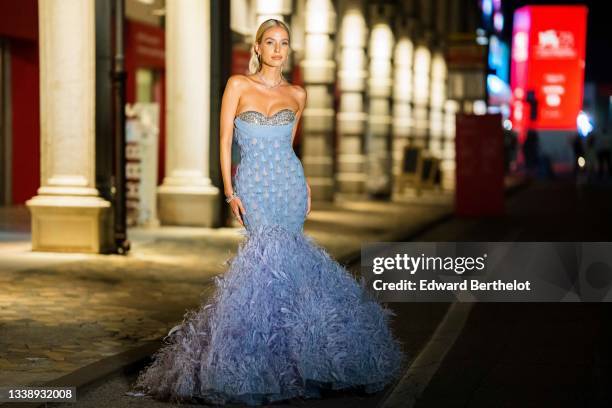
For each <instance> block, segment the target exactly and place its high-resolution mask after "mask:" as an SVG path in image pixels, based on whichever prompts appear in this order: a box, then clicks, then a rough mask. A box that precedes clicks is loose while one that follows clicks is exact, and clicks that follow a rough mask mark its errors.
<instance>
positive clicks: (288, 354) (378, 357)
mask: <svg viewBox="0 0 612 408" xmlns="http://www.w3.org/2000/svg"><path fill="white" fill-rule="evenodd" d="M295 119H296V118H295V114H294V112H293V111H291V110H290V109H283V110H281V111H279V112H277V113H275V114H274V115H272V116H270V117H266V116H265V115H263V114H262V113H259V112H255V111H246V112H242V113H241V114H240V115H238V116H237V117H236V118H235V119H234V137H235V138H237V142H238V144H239V146H240V157H241V160H240V164H239V166H238V169H237V172H236V175H235V181H234V186H235V190H236V193H237V194H238V196H239V197H240V199H241V200H242V203H243V205H244V208H245V214H244V215H243V217H244V218H243V219H244V223H245V229H244V230H241V231H242V232H243V234H244V235H246V239H244V240H243V241H242V243H241V244H240V245H239V248H238V251H237V253H236V255H235V256H234V257H232V258H230V259H228V261H227V264H228V269H227V271H226V273H225V274H224V275H223V276H219V277H217V278H215V284H216V290H215V294H214V295H213V297H212V298H211V299H210V300H208V301H207V302H206V303H205V304H203V305H202V306H201V307H200V308H199V310H196V311H191V312H188V313H187V314H186V315H185V318H184V320H183V322H182V324H180V325H178V326H176V327H175V328H173V329H172V330H171V331H170V334H169V335H168V336H167V338H166V339H167V340H166V344H165V345H164V346H163V347H162V348H161V349H160V350H159V351H158V352H157V353H156V354H155V355H154V356H153V363H152V364H151V365H150V366H148V367H147V368H146V369H145V370H143V372H141V373H140V375H139V377H138V379H137V381H136V388H137V389H140V390H142V392H143V393H144V394H148V395H151V396H153V397H156V398H160V399H171V400H179V401H187V400H191V401H194V400H196V401H197V400H204V401H205V402H209V403H213V404H224V403H242V404H247V405H260V404H265V403H270V402H274V401H279V400H285V399H290V398H293V397H305V398H312V397H320V396H321V390H323V389H332V390H339V389H349V388H354V389H356V390H361V391H364V392H366V393H373V392H377V391H380V390H382V389H383V388H384V387H385V386H386V385H387V384H389V383H390V382H391V381H393V380H395V379H396V378H398V376H399V374H400V372H401V367H402V366H403V364H404V363H405V361H406V356H405V354H404V353H403V352H402V351H401V348H400V342H399V341H398V340H397V339H396V338H395V337H394V336H393V335H392V333H391V331H390V328H389V326H388V324H389V321H390V316H392V315H393V314H392V312H391V311H390V310H389V309H387V308H385V307H383V306H382V305H381V304H380V303H378V302H377V301H376V299H374V298H372V297H371V296H370V295H369V294H368V293H367V291H366V289H365V288H364V283H363V280H362V282H361V284H359V283H358V282H357V281H356V280H355V279H354V278H353V277H352V275H351V274H350V273H349V272H348V271H347V270H346V269H344V268H343V267H342V265H340V264H339V263H338V262H336V261H335V260H333V259H332V258H331V257H330V255H329V254H328V253H327V252H326V251H325V249H323V248H322V247H320V246H319V245H318V244H316V243H315V242H314V241H313V239H312V238H310V237H308V236H307V235H305V234H304V233H303V224H304V220H305V218H306V211H307V204H308V201H307V200H308V191H307V186H306V181H305V177H304V171H303V167H302V164H301V162H300V160H299V159H298V157H297V156H296V155H295V153H294V151H293V148H292V146H291V134H292V129H293V126H294V125H295V121H296V120H295Z"/></svg>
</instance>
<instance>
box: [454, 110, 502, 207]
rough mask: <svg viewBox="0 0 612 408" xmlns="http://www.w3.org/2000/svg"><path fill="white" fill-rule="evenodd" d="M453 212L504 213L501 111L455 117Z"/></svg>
mask: <svg viewBox="0 0 612 408" xmlns="http://www.w3.org/2000/svg"><path fill="white" fill-rule="evenodd" d="M456 122H457V123H456V129H457V134H456V137H455V152H456V154H455V157H456V162H457V167H456V170H455V177H456V186H455V214H457V215H459V216H481V215H502V214H503V213H504V140H503V132H502V117H501V115H500V114H494V115H492V114H489V115H466V114H458V115H457V117H456Z"/></svg>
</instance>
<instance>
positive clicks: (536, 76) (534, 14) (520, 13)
mask: <svg viewBox="0 0 612 408" xmlns="http://www.w3.org/2000/svg"><path fill="white" fill-rule="evenodd" d="M587 12H588V10H587V8H586V7H585V6H580V5H575V6H573V5H572V6H526V7H522V8H520V9H518V10H517V11H516V12H515V14H514V27H513V34H512V65H511V86H512V122H513V124H514V126H515V128H517V130H519V132H521V133H522V132H524V131H525V130H526V129H528V128H532V129H550V130H575V129H576V117H577V116H578V113H579V112H580V109H581V108H582V98H583V86H584V55H585V42H586V19H587ZM533 109H536V112H534V113H535V115H534V114H533V113H532V112H531V111H532V110H533Z"/></svg>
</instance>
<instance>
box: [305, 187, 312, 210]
mask: <svg viewBox="0 0 612 408" xmlns="http://www.w3.org/2000/svg"><path fill="white" fill-rule="evenodd" d="M306 187H307V188H308V209H307V210H306V215H308V214H310V203H311V199H310V195H311V194H310V184H308V183H306Z"/></svg>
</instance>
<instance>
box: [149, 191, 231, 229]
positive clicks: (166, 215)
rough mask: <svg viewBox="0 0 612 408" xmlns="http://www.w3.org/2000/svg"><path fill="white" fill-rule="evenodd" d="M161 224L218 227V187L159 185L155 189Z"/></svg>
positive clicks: (219, 223)
mask: <svg viewBox="0 0 612 408" xmlns="http://www.w3.org/2000/svg"><path fill="white" fill-rule="evenodd" d="M157 199H158V205H159V208H158V211H159V212H158V216H159V220H160V222H161V223H162V225H181V226H189V227H218V226H220V225H221V222H220V217H219V189H218V188H217V187H215V186H204V187H201V186H195V187H194V186H172V185H161V186H159V187H158V189H157Z"/></svg>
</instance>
